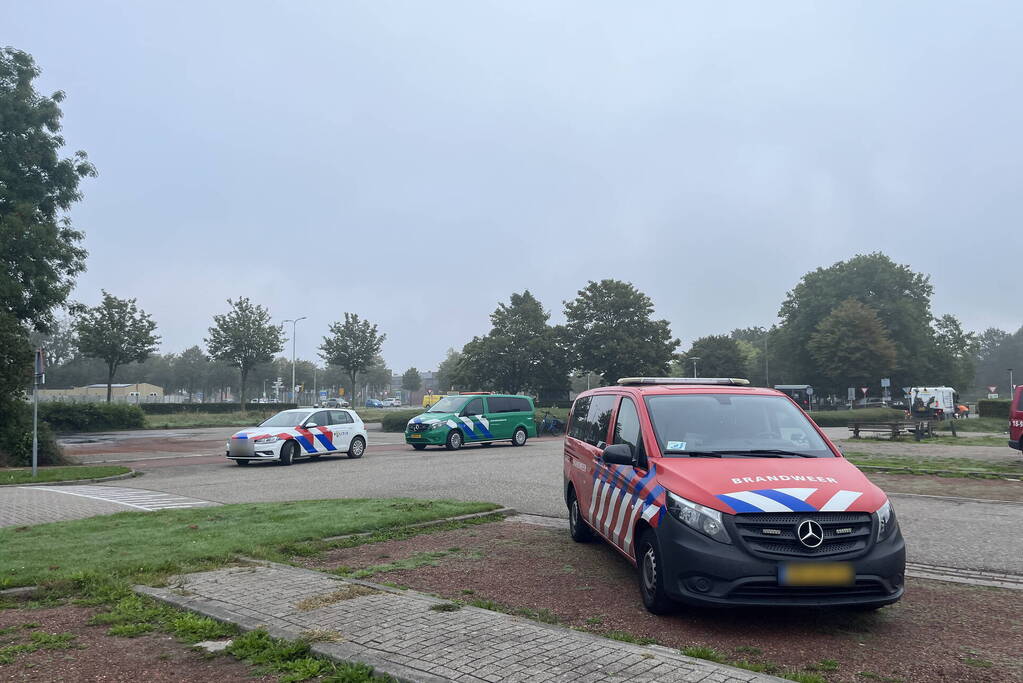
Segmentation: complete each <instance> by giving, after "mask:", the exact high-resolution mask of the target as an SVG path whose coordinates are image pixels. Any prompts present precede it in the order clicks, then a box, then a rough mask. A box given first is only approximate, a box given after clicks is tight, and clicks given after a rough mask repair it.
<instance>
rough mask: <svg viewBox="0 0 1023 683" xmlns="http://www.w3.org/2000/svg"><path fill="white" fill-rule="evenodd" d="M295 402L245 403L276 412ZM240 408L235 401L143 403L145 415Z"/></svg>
mask: <svg viewBox="0 0 1023 683" xmlns="http://www.w3.org/2000/svg"><path fill="white" fill-rule="evenodd" d="M297 407H298V404H297V403H246V404H245V409H246V410H265V411H268V412H273V413H277V412H280V411H282V410H291V409H292V408H297ZM241 410H242V408H241V406H239V405H238V404H237V403H143V404H142V412H144V413H145V414H146V415H172V414H177V413H237V412H241Z"/></svg>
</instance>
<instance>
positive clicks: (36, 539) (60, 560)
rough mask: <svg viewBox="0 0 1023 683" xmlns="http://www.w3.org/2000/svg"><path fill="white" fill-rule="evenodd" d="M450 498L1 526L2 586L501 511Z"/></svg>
mask: <svg viewBox="0 0 1023 683" xmlns="http://www.w3.org/2000/svg"><path fill="white" fill-rule="evenodd" d="M498 507H499V506H497V505H493V504H491V503H466V502H461V501H451V500H435V501H430V500H412V499H405V498H395V499H345V500H310V501H296V502H289V503H244V504H237V505H224V506H221V507H216V508H197V509H189V510H161V511H159V512H121V513H118V514H116V515H107V516H102V517H92V518H89V519H80V520H74V521H70V522H55V523H52V524H39V525H36V526H32V527H7V528H4V529H0V547H2V548H4V552H2V553H0V588H7V587H12V586H28V585H35V584H42V583H47V582H53V581H55V580H58V579H61V580H70V581H78V580H80V579H81V578H82V577H89V576H107V577H125V578H127V577H132V580H135V581H142V580H143V579H144V577H147V576H149V577H160V576H165V575H168V574H173V573H180V572H183V571H190V570H195V569H205V568H209V567H211V566H224V565H226V564H230V563H232V562H234V561H235V556H236V555H238V554H243V555H248V556H252V557H258V558H261V559H269V560H283V559H286V558H287V557H288V556H289V555H291V554H294V553H292V552H291V551H292V550H293V549H294V547H295V546H296V544H302V543H307V542H310V541H314V540H316V539H322V538H325V537H330V536H340V535H343V534H354V533H361V532H367V531H384V530H385V529H391V528H393V527H400V526H403V525H407V524H415V523H418V522H426V521H430V520H435V519H440V518H444V517H453V516H456V515H464V514H470V513H474V512H483V511H486V510H494V509H496V508H498Z"/></svg>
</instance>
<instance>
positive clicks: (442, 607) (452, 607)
mask: <svg viewBox="0 0 1023 683" xmlns="http://www.w3.org/2000/svg"><path fill="white" fill-rule="evenodd" d="M430 609H431V610H432V611H434V612H457V611H458V610H460V609H462V606H461V605H458V604H455V603H453V602H443V603H441V604H439V605H430Z"/></svg>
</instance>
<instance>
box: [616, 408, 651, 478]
mask: <svg viewBox="0 0 1023 683" xmlns="http://www.w3.org/2000/svg"><path fill="white" fill-rule="evenodd" d="M612 443H623V444H625V445H627V446H629V447H630V448H631V449H632V456H633V457H634V458H636V460H637V461H638V462H640V463H643V464H645V463H646V453H645V452H644V449H643V432H642V430H641V429H640V427H639V413H638V412H636V404H635V403H633V402H632V399H631V398H628V397H625V398H623V399H622V404H621V406H619V407H618V419H617V420H616V421H615V434H614V440H613V441H612Z"/></svg>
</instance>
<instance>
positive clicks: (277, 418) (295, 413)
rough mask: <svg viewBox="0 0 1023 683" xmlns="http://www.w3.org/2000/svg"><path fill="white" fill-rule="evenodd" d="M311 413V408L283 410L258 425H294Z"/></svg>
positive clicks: (300, 422)
mask: <svg viewBox="0 0 1023 683" xmlns="http://www.w3.org/2000/svg"><path fill="white" fill-rule="evenodd" d="M312 414H313V411H311V410H285V411H282V412H280V413H277V414H276V415H274V416H273V417H271V418H270V419H269V420H267V421H266V422H263V423H261V424H260V425H259V426H260V427H295V426H298V425H300V424H302V420H304V419H306V418H307V417H309V416H310V415H312Z"/></svg>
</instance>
